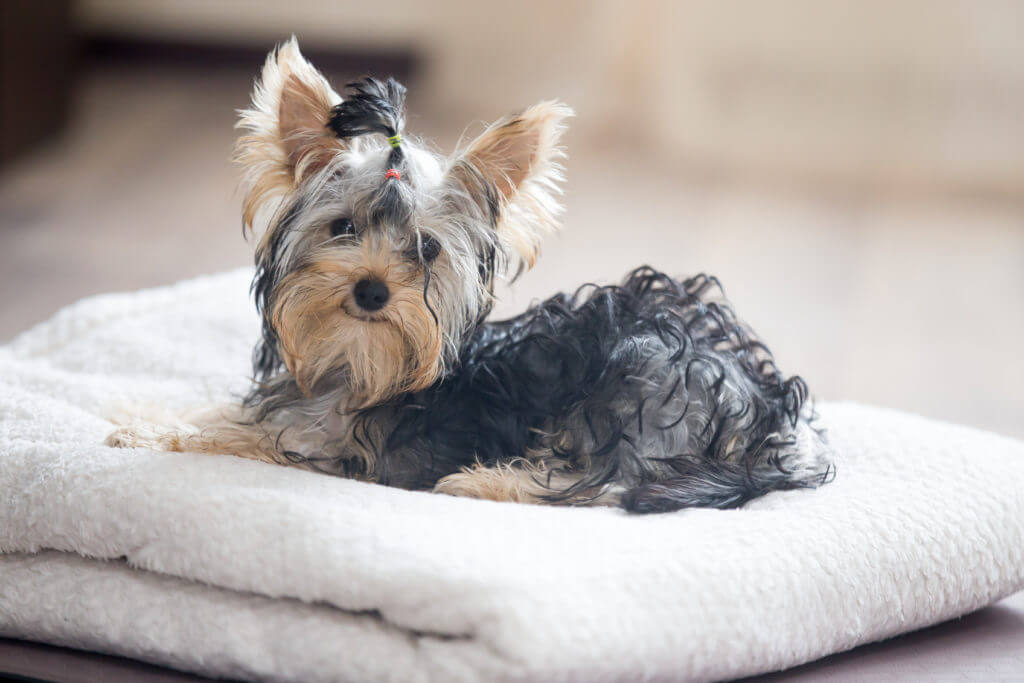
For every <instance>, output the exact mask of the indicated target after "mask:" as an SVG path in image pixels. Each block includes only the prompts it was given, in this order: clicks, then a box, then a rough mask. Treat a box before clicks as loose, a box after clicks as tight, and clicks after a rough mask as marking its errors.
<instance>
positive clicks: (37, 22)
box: [0, 0, 76, 165]
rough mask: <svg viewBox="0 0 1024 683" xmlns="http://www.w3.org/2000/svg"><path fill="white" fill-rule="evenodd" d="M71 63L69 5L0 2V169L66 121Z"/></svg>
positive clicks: (49, 0)
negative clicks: (0, 166)
mask: <svg viewBox="0 0 1024 683" xmlns="http://www.w3.org/2000/svg"><path fill="white" fill-rule="evenodd" d="M75 62H76V50H75V44H74V38H73V32H72V26H71V1H70V0H3V1H2V2H0V165H3V164H6V163H7V162H9V161H10V160H11V159H13V158H14V157H16V156H19V155H20V154H22V153H24V152H25V151H27V150H29V149H31V148H32V147H33V146H35V145H37V144H38V143H40V142H42V141H44V140H46V139H47V138H49V137H51V136H53V135H54V134H55V133H57V132H58V131H59V130H60V129H61V127H62V126H63V125H64V123H65V122H66V121H67V119H68V113H69V104H70V99H71V97H70V96H71V85H72V82H73V80H74V73H75Z"/></svg>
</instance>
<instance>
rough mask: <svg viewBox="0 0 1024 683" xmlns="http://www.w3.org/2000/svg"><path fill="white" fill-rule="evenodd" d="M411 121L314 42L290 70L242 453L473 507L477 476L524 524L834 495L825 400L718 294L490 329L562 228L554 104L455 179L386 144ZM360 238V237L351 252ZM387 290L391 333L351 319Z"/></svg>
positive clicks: (260, 182) (387, 94) (458, 158)
mask: <svg viewBox="0 0 1024 683" xmlns="http://www.w3.org/2000/svg"><path fill="white" fill-rule="evenodd" d="M404 98H405V89H404V88H403V87H402V86H401V85H400V84H398V83H397V82H395V81H393V80H390V79H389V80H388V81H378V80H375V79H372V78H367V79H364V80H362V81H359V82H357V83H354V84H351V85H350V86H349V88H348V90H347V91H346V93H345V96H344V98H342V97H341V96H339V95H336V94H335V93H334V92H333V91H332V90H330V87H329V85H328V84H327V82H326V80H325V79H323V77H322V76H321V75H320V74H319V73H318V72H316V70H315V69H314V68H313V67H312V66H311V65H310V64H309V63H308V62H306V61H305V60H304V58H303V57H302V55H301V53H300V52H299V50H298V46H297V44H296V43H295V41H294V39H293V40H291V41H289V42H288V43H286V44H285V45H284V46H282V48H281V49H280V50H278V51H276V52H274V53H272V54H271V56H270V57H269V58H268V60H267V63H266V65H265V66H264V71H263V74H262V77H261V80H260V83H259V84H257V86H256V89H255V92H254V100H253V107H252V108H251V109H249V110H245V111H243V112H242V119H241V124H242V126H243V127H245V128H246V129H247V130H249V132H250V134H249V135H247V136H244V137H243V138H241V139H240V141H239V146H238V149H239V154H238V158H239V160H240V161H241V162H242V163H243V164H244V165H245V166H246V176H245V177H246V185H247V187H249V188H250V189H249V191H248V193H247V198H246V201H245V220H246V222H247V224H249V225H252V224H253V222H254V221H255V222H256V223H258V224H259V225H258V226H252V227H253V230H254V232H255V233H256V234H258V235H259V238H258V241H257V246H256V265H257V268H256V275H255V278H254V280H253V285H252V293H253V295H254V298H255V300H256V305H257V308H258V310H259V312H260V314H261V316H262V319H263V328H262V339H261V341H260V343H259V344H258V345H257V347H256V349H255V351H254V355H253V369H254V375H255V382H254V384H253V387H252V389H251V391H250V392H249V394H248V396H247V397H246V398H245V400H244V403H243V409H242V411H241V417H239V418H238V419H237V420H236V421H235V422H234V423H233V424H232V425H230V427H229V429H228V431H231V430H236V431H237V429H238V428H239V425H242V426H243V427H244V428H246V429H250V430H252V431H253V434H254V435H255V437H257V438H258V439H260V443H266V444H270V445H271V446H270V447H269V449H270V451H271V456H270V457H269V459H270V460H272V461H276V462H282V463H285V464H291V465H296V466H300V467H306V468H309V469H314V470H317V471H322V472H327V473H331V474H337V475H341V476H347V477H355V478H360V479H364V480H368V481H376V482H380V483H383V484H389V485H393V486H400V487H405V488H410V489H431V488H437V489H438V490H445V483H446V482H447V483H448V484H449V485H452V486H453V487H454V488H452V489H449V490H456V491H457V490H458V487H457V486H455V485H454V484H452V482H453V481H455V482H456V483H457V480H458V477H463V479H462V480H461V481H463V483H465V482H466V481H467V478H468V480H471V481H472V480H473V477H474V473H475V474H476V476H477V479H475V481H477V482H484V481H490V482H492V483H494V485H495V486H496V490H497V489H501V488H502V487H503V486H504V487H505V489H503V490H505V491H506V493H507V492H508V491H514V492H515V494H516V495H521V496H522V498H521V499H523V500H534V501H541V502H549V503H555V504H588V503H599V504H619V505H621V506H623V507H625V508H627V509H629V510H632V511H636V512H661V511H667V510H675V509H679V508H684V507H693V506H704V507H719V508H726V507H735V506H738V505H742V504H743V503H744V502H746V501H748V500H750V499H751V498H754V497H756V496H759V495H762V494H764V493H766V492H768V491H773V490H780V489H789V488H797V487H811V486H816V485H818V484H821V483H824V482H826V481H828V480H829V479H830V478H831V477H832V476H833V470H832V467H831V465H830V451H829V448H828V445H827V441H826V439H825V437H824V435H823V434H822V433H821V432H819V431H818V430H817V429H816V428H815V426H814V414H813V409H812V407H811V406H810V404H809V402H808V400H807V397H808V393H807V387H806V385H805V384H804V382H803V380H801V379H800V378H799V377H788V378H787V377H786V376H784V375H783V374H782V373H780V372H779V370H778V369H777V368H776V367H775V363H774V360H773V358H772V355H771V353H770V352H769V351H768V349H767V348H766V347H765V346H764V344H762V343H761V342H760V341H759V340H758V339H757V337H756V336H754V334H753V333H752V332H751V331H750V330H748V329H747V328H746V326H745V325H743V323H741V322H740V321H739V320H738V319H737V318H736V316H735V315H734V314H733V312H732V310H731V309H730V308H729V306H728V305H727V304H726V303H725V302H724V298H723V296H722V294H721V291H720V288H719V286H718V283H717V281H716V280H714V278H710V277H707V276H704V275H700V276H697V277H694V278H690V279H688V280H684V281H677V280H674V279H673V278H671V277H669V276H668V275H665V274H663V273H659V272H657V271H655V270H653V269H651V268H647V267H643V268H639V269H637V270H635V271H633V272H632V273H631V274H629V276H628V277H627V278H626V279H625V281H624V282H623V283H622V284H621V285H617V286H605V287H598V286H593V285H591V286H586V287H584V288H581V289H580V290H579V291H577V292H575V293H574V294H571V295H570V294H560V295H557V296H554V297H552V298H550V299H548V300H547V301H544V302H542V303H540V304H538V305H536V306H534V307H533V308H531V309H530V310H528V311H527V312H525V313H523V314H522V315H520V316H518V317H516V318H512V319H510V320H505V321H497V322H488V321H487V320H486V318H487V315H488V313H489V311H490V309H491V307H492V303H493V285H494V281H495V279H496V278H498V277H500V276H507V275H508V274H510V273H511V274H512V275H513V277H514V275H515V274H516V273H518V272H521V271H522V270H523V269H524V268H527V267H529V266H530V265H532V263H533V261H534V259H535V258H536V256H537V253H538V248H539V243H540V240H541V238H542V237H543V236H544V235H545V234H547V233H549V232H551V231H552V230H554V229H556V228H557V221H558V216H559V213H560V211H561V206H560V204H559V202H558V201H557V195H558V193H559V192H560V189H559V187H560V186H559V184H560V182H561V180H562V173H561V170H562V169H561V166H560V164H559V161H560V160H561V159H562V158H563V157H564V153H563V150H562V148H561V146H560V139H561V135H562V132H563V131H564V128H565V126H564V121H565V119H566V118H568V117H569V116H572V111H571V110H570V109H569V108H568V107H566V106H565V105H562V104H560V103H557V102H542V103H539V104H537V105H534V106H533V107H529V108H527V109H525V110H523V111H522V112H519V113H518V114H513V115H510V116H508V117H505V118H503V119H501V120H499V121H497V122H496V123H494V124H492V125H491V126H489V127H488V128H487V129H486V130H484V131H483V133H481V134H480V135H479V136H478V137H477V138H476V139H475V140H473V141H471V142H470V143H469V144H468V145H466V146H464V147H463V148H462V149H460V150H459V151H458V152H456V153H455V155H453V156H452V157H451V158H449V159H443V158H441V157H439V156H438V155H436V154H434V153H433V152H431V151H429V150H427V149H425V148H423V147H422V146H421V145H419V143H418V142H417V141H415V140H414V139H408V138H406V139H404V140H403V141H402V143H401V144H399V145H397V146H392V145H389V144H387V143H386V142H385V141H384V139H383V137H382V136H389V137H390V136H394V135H403V133H404V131H403V126H404V113H403V111H402V108H403V105H404ZM302 107H312V109H311V110H309V111H307V110H305V109H303V108H302ZM282 111H283V112H286V113H288V115H289V116H288V117H286V118H288V120H290V121H293V122H295V121H297V122H298V123H297V124H296V125H297V126H298V127H299V129H298V130H285V129H282V127H281V125H280V124H279V121H278V119H277V116H278V113H279V112H282ZM321 121H322V125H320V123H319V122H321ZM311 122H312V123H311ZM314 124H315V125H314ZM296 150H297V151H296ZM389 169H394V170H395V171H397V173H394V174H389V173H387V171H388V170H389ZM342 218H344V219H347V221H348V223H347V224H348V225H351V226H352V229H351V230H348V231H347V232H346V233H337V234H336V233H335V232H334V231H333V230H332V228H331V226H332V225H333V224H334V223H335V222H336V221H338V220H339V219H342ZM257 228H258V229H257ZM367 277H372V278H375V279H378V280H380V281H382V282H384V283H385V284H386V286H387V287H388V291H389V300H388V304H387V305H386V306H385V307H383V308H382V309H380V310H379V311H375V312H374V313H373V314H372V315H371V314H369V313H366V312H361V311H359V310H353V309H352V308H351V306H352V296H353V290H354V288H355V285H356V284H357V283H358V282H359V281H360V280H361V279H364V278H367ZM264 438H265V439H266V441H263V440H262V439H264ZM483 468H490V469H489V470H487V469H483ZM453 477H454V478H455V479H453ZM471 489H472V485H471V484H470V485H468V488H467V489H465V490H466V491H467V492H468V494H470V495H472V494H473V493H474V492H473V491H472V490H471ZM517 499H520V498H517Z"/></svg>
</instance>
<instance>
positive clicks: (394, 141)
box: [388, 133, 402, 149]
mask: <svg viewBox="0 0 1024 683" xmlns="http://www.w3.org/2000/svg"><path fill="white" fill-rule="evenodd" d="M388 144H389V145H391V149H398V146H399V145H401V144H402V134H401V133H395V134H394V135H392V136H390V137H389V138H388Z"/></svg>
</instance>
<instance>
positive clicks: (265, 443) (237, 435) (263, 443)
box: [105, 406, 282, 463]
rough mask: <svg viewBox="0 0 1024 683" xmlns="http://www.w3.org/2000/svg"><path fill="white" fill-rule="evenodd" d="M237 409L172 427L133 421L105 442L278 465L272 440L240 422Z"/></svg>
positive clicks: (211, 412) (219, 410)
mask: <svg viewBox="0 0 1024 683" xmlns="http://www.w3.org/2000/svg"><path fill="white" fill-rule="evenodd" d="M241 417H242V415H241V409H240V408H239V407H237V406H228V407H220V408H217V409H213V410H209V411H206V412H204V413H201V414H199V415H196V416H194V417H192V418H190V419H188V420H187V421H183V422H181V423H180V424H177V425H174V426H168V425H161V424H156V423H153V422H145V421H141V420H132V421H130V422H129V423H127V424H125V425H122V426H121V427H119V428H118V429H116V430H114V431H113V432H112V433H111V434H110V435H108V436H107V438H106V441H105V442H106V444H107V445H108V446H114V447H115V448H150V449H153V450H158V451H177V452H189V453H220V454H227V455H237V456H239V457H242V458H248V459H250V460H262V461H264V462H270V463H281V462H282V458H281V456H280V453H279V452H278V450H277V447H276V446H277V444H276V441H275V439H274V438H273V437H272V436H271V435H270V434H268V433H267V432H266V431H265V430H264V429H263V428H262V427H261V426H260V425H259V424H246V423H244V422H242V421H241V419H240V418H241Z"/></svg>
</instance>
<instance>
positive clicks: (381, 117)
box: [327, 77, 413, 224]
mask: <svg viewBox="0 0 1024 683" xmlns="http://www.w3.org/2000/svg"><path fill="white" fill-rule="evenodd" d="M404 108H405V86H403V85H402V84H401V83H399V82H398V81H396V80H395V79H393V78H389V79H387V80H386V81H380V80H377V79H376V78H370V77H366V78H364V79H362V80H361V81H356V82H354V83H349V84H348V86H347V88H346V92H345V99H344V100H343V101H342V102H341V103H340V104H338V105H337V106H335V107H334V108H333V109H332V110H331V116H330V119H329V120H328V122H327V127H328V128H329V129H330V130H332V131H334V134H335V135H337V136H338V137H339V138H340V139H342V140H345V139H348V138H354V137H358V136H361V135H369V134H372V133H377V134H380V135H383V136H384V137H385V138H387V142H388V146H389V147H390V148H391V149H390V151H389V152H388V156H387V161H386V163H385V168H386V171H385V172H383V173H382V175H381V181H382V185H381V188H380V190H379V191H378V192H377V195H376V196H375V197H374V198H373V200H372V204H371V220H374V221H381V222H389V223H398V224H400V223H403V222H407V221H408V220H409V218H410V217H411V215H412V211H413V207H412V197H413V195H412V193H411V192H410V191H409V189H408V188H407V187H404V186H403V184H402V182H401V181H402V177H403V175H405V174H406V173H407V170H406V168H405V163H404V162H405V154H404V153H403V151H402V132H403V130H404V128H405V111H404Z"/></svg>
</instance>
